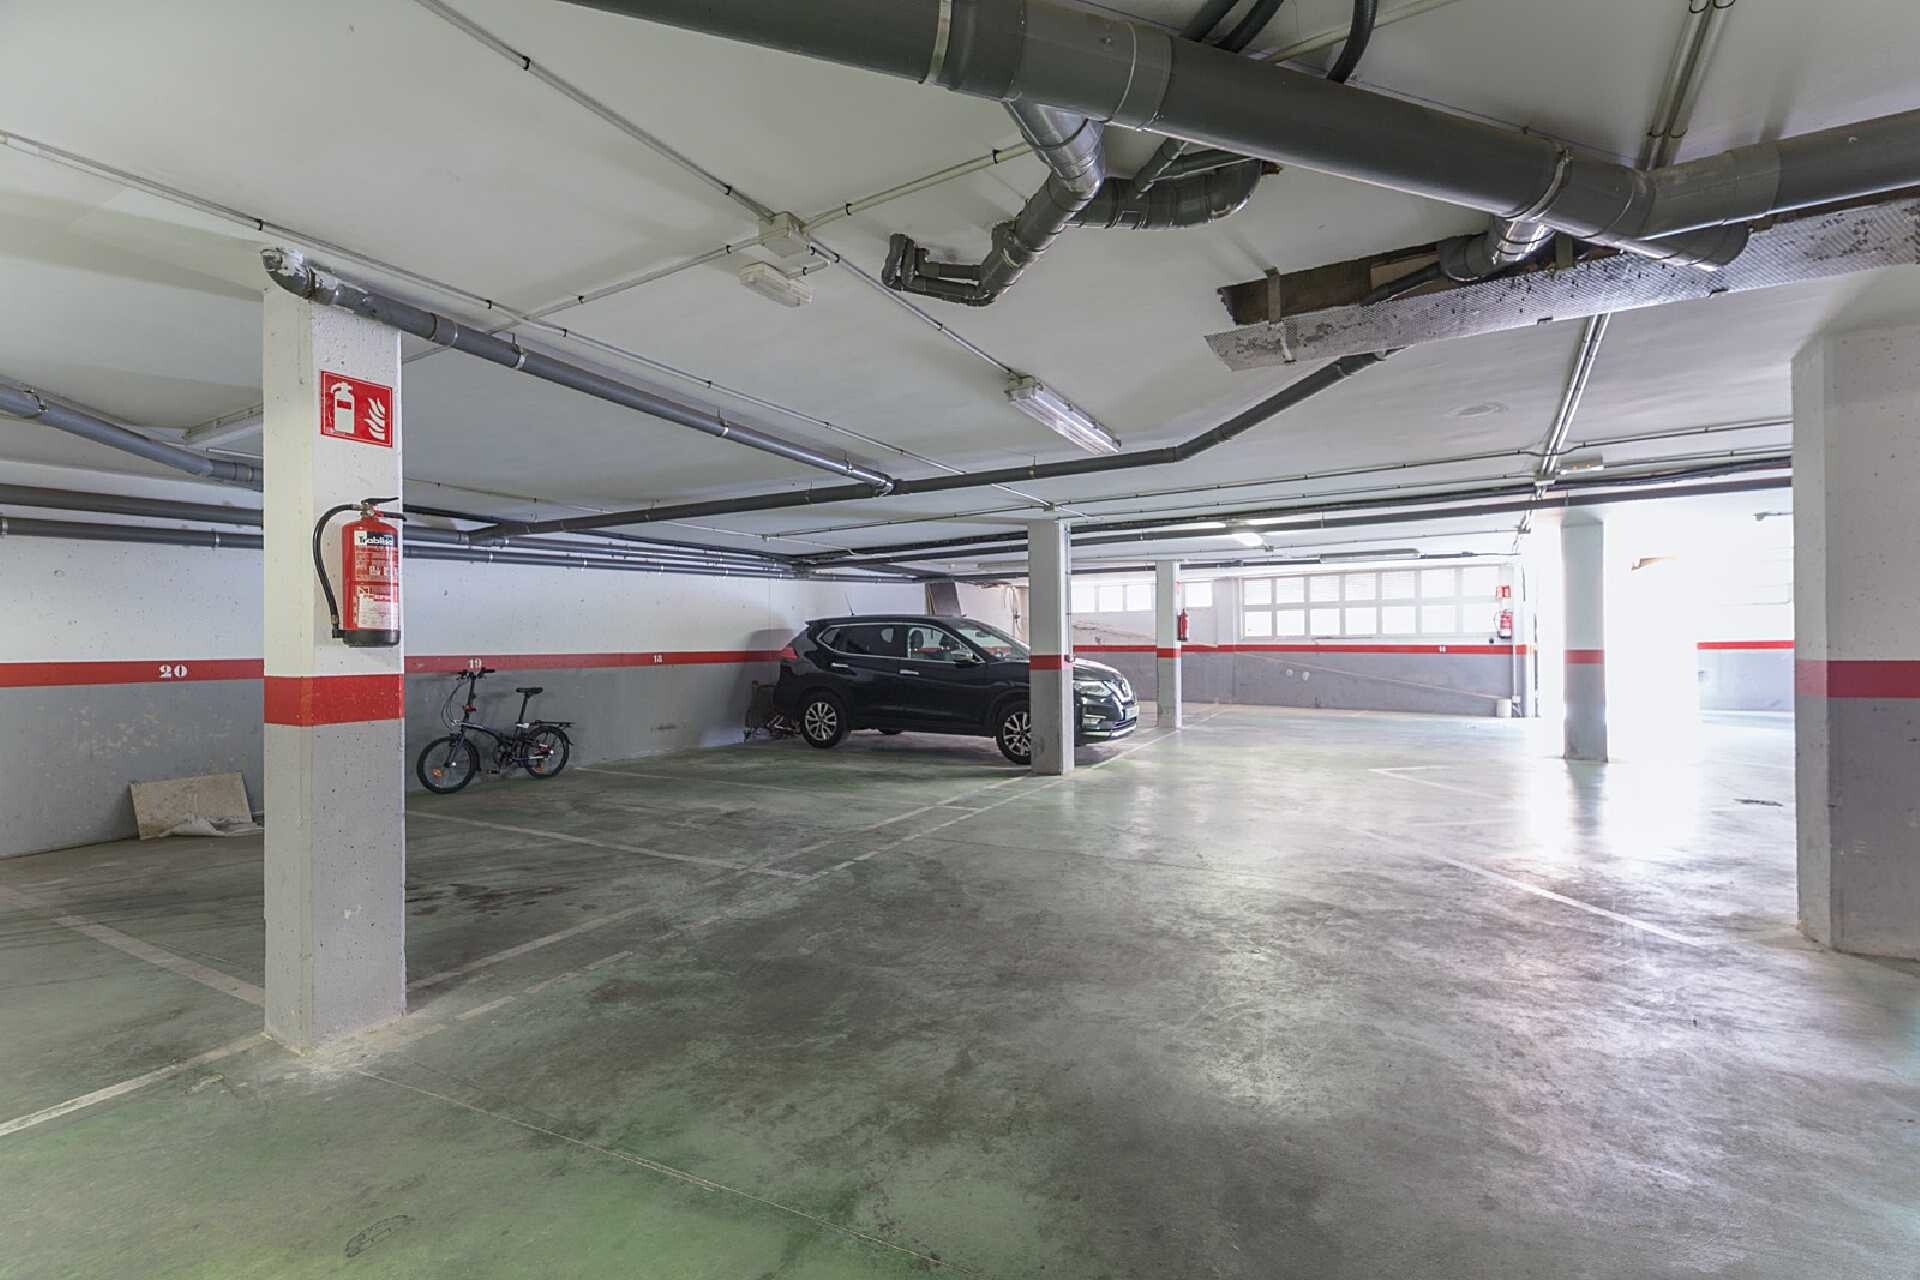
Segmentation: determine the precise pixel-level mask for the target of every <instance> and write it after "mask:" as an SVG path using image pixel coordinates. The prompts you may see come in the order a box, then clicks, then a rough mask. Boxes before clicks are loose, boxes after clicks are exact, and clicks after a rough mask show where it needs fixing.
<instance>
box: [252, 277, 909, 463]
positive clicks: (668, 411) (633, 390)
mask: <svg viewBox="0 0 1920 1280" xmlns="http://www.w3.org/2000/svg"><path fill="white" fill-rule="evenodd" d="M260 257H261V261H262V262H263V263H264V264H265V265H266V269H267V275H268V277H269V278H271V279H272V281H273V282H274V283H275V284H277V285H279V286H280V287H281V288H282V289H285V290H286V291H287V292H288V293H291V294H293V295H294V296H295V297H297V298H306V299H308V300H310V301H313V302H318V303H322V304H324V305H326V306H330V307H339V308H341V309H342V310H344V311H351V312H353V313H354V314H355V315H359V316H365V317H366V318H367V319H369V320H377V321H379V322H380V323H381V324H384V325H386V326H388V327H389V328H392V329H398V330H399V331H400V332H402V333H408V334H412V335H413V336H414V337H416V338H421V339H424V340H426V341H428V342H431V343H433V344H434V345H435V346H441V347H446V348H448V349H449V350H453V351H463V352H465V353H466V354H468V355H470V356H478V357H479V358H480V359H482V360H485V361H488V362H489V363H491V364H497V365H500V366H501V367H502V368H506V369H513V370H515V371H517V372H520V373H525V374H529V375H531V376H533V377H535V378H539V379H541V380H542V381H544V382H551V383H554V384H555V385H557V386H562V387H566V388H568V389H570V390H573V391H578V392H580V393H582V394H583V395H589V396H593V397H594V398H595V399H598V400H605V401H607V402H608V403H609V404H617V405H620V406H622V407H623V408H627V409H634V410H637V411H639V412H641V413H644V414H648V415H650V416H652V417H655V418H660V419H662V420H663V421H666V422H672V423H677V424H678V425H680V426H683V427H690V428H692V429H693V430H695V431H698V432H700V433H701V434H703V435H709V436H712V437H714V438H715V439H717V440H727V441H730V442H732V443H734V444H739V445H744V446H746V447H747V448H749V449H758V450H759V451H760V452H762V453H770V454H773V455H774V456H775V457H780V458H785V459H787V460H788V461H789V462H798V463H800V464H801V465H802V466H808V467H813V468H815V469H816V470H820V471H830V472H832V473H834V474H835V475H841V476H846V477H847V478H849V479H852V480H857V481H859V482H860V483H861V484H862V485H863V486H865V488H866V489H867V491H868V492H869V493H870V494H883V493H886V492H887V491H888V490H890V489H891V488H892V487H893V478H892V477H891V476H889V475H887V474H886V473H885V472H881V471H875V470H874V469H873V468H871V467H863V466H860V465H858V464H857V463H853V462H848V461H846V460H845V459H842V458H835V457H833V456H831V455H830V454H825V453H822V452H820V451H819V450H817V449H814V448H812V447H810V446H808V445H804V444H801V443H799V442H798V441H794V440H788V439H785V438H784V437H781V436H776V435H774V434H772V433H771V432H767V431H762V430H761V429H759V428H758V427H750V426H748V425H746V424H745V423H741V422H735V421H733V420H731V419H729V418H727V417H725V416H724V415H723V414H721V413H720V412H719V411H717V410H715V409H710V408H707V407H706V406H704V405H696V404H691V403H689V402H687V401H685V400H680V399H676V398H675V397H673V396H671V395H668V394H667V393H666V392H664V391H661V390H658V389H655V388H652V387H647V386H643V385H641V384H639V383H635V382H624V381H622V380H620V379H618V378H612V377H609V376H608V375H606V374H604V373H599V372H596V371H595V370H592V369H588V368H585V367H583V366H581V365H577V364H570V363H568V362H567V361H565V360H560V359H556V358H555V357H553V356H549V355H544V354H542V353H540V352H538V351H529V350H527V349H526V348H525V347H522V346H520V345H519V344H518V343H517V342H513V341H509V340H508V339H505V338H496V337H494V336H493V335H491V334H489V333H486V332H484V331H482V330H479V329H475V328H471V327H468V326H466V325H462V324H459V323H458V322H456V321H454V320H452V319H450V318H448V317H447V316H443V315H440V314H439V313H437V312H433V311H428V310H426V309H424V308H422V307H416V306H414V305H413V304H412V303H409V302H403V301H401V300H400V299H398V298H394V297H389V296H388V295H386V294H382V293H378V292H376V291H374V290H372V289H368V288H365V287H363V286H361V285H357V284H352V283H350V282H348V281H346V280H342V279H340V278H339V277H338V276H335V275H333V274H332V273H331V272H328V271H324V270H322V269H321V268H319V267H315V266H311V265H309V264H308V263H307V261H306V258H305V257H304V256H303V255H302V254H301V253H300V252H299V251H298V250H294V249H281V248H272V249H264V250H262V251H261V255H260Z"/></svg>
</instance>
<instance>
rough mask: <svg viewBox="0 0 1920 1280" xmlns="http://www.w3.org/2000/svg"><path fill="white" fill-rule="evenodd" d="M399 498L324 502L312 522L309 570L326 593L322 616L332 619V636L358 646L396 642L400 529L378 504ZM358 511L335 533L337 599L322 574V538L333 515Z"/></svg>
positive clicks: (398, 602) (323, 566) (398, 629)
mask: <svg viewBox="0 0 1920 1280" xmlns="http://www.w3.org/2000/svg"><path fill="white" fill-rule="evenodd" d="M398 501H399V499H398V498H362V499H361V500H360V501H358V502H343V503H341V504H340V505H338V506H334V507H328V508H327V510H326V512H325V513H324V514H322V515H321V517H320V519H319V520H317V521H315V522H314V526H313V571H314V574H315V575H316V576H317V577H318V578H319V579H320V593H321V594H322V595H323V596H325V597H326V601H327V616H328V618H329V619H331V621H332V623H333V636H334V639H336V640H341V641H344V642H345V643H347V644H350V645H354V646H358V647H378V646H391V645H397V644H399V643H400V530H399V529H398V528H397V527H395V526H394V525H391V524H388V523H387V522H386V519H385V517H384V515H383V514H382V512H381V511H380V507H382V506H383V505H386V504H389V503H394V502H398ZM355 510H357V511H359V513H360V518H359V519H357V520H354V521H353V522H351V523H349V524H347V525H346V526H344V527H343V528H342V530H341V538H340V578H341V582H340V588H341V594H342V595H343V596H345V617H344V618H343V617H342V603H341V600H340V598H339V597H336V596H335V595H334V591H333V582H332V581H331V580H330V579H329V578H328V577H327V563H326V557H325V555H324V554H323V553H322V550H321V539H322V538H324V537H325V536H326V531H327V526H328V525H329V524H330V523H332V521H333V518H334V517H335V516H337V515H340V514H342V513H343V512H347V511H355Z"/></svg>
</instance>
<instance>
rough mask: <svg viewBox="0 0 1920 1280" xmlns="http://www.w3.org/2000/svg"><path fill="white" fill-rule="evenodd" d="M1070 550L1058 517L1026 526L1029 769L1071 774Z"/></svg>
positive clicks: (1071, 633)
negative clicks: (1031, 765)
mask: <svg viewBox="0 0 1920 1280" xmlns="http://www.w3.org/2000/svg"><path fill="white" fill-rule="evenodd" d="M1072 558H1073V557H1072V550H1071V546H1070V543H1069V541H1068V536H1067V522H1066V521H1064V520H1036V521H1034V522H1032V523H1031V524H1029V525H1028V526H1027V630H1028V635H1029V636H1030V637H1031V640H1030V642H1029V647H1030V648H1031V649H1032V651H1033V657H1032V660H1031V661H1030V662H1029V663H1028V664H1027V687H1028V691H1029V694H1030V702H1031V711H1032V715H1033V771H1034V772H1035V773H1044V774H1053V775H1060V774H1066V773H1071V772H1073V735H1074V730H1075V729H1076V728H1077V727H1078V725H1077V723H1076V717H1075V715H1074V708H1073V618H1072V615H1071V613H1070V612H1069V608H1068V606H1069V599H1070V595H1071V577H1070V575H1071V572H1072Z"/></svg>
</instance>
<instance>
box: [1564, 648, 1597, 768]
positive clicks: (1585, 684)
mask: <svg viewBox="0 0 1920 1280" xmlns="http://www.w3.org/2000/svg"><path fill="white" fill-rule="evenodd" d="M1566 681H1567V684H1566V701H1567V731H1566V753H1565V754H1566V758H1567V759H1569V760H1585V761H1587V762H1589V763H1592V764H1605V763H1606V762H1607V666H1606V658H1605V655H1604V654H1603V653H1602V652H1601V651H1600V650H1598V649H1569V650H1568V651H1567V675H1566Z"/></svg>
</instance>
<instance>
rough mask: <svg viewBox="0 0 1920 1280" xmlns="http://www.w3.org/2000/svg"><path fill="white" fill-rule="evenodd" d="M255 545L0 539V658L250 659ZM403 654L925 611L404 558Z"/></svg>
mask: <svg viewBox="0 0 1920 1280" xmlns="http://www.w3.org/2000/svg"><path fill="white" fill-rule="evenodd" d="M260 573H261V566H260V553H259V552H257V551H234V550H218V551H216V550H210V549H200V548H191V547H156V546H145V545H135V544H123V543H108V542H68V541H65V540H61V539H52V538H7V539H0V599H4V602H5V607H4V608H0V663H8V662H100V661H134V660H148V659H151V660H152V661H154V662H155V663H159V662H162V661H167V662H173V661H190V660H192V659H195V658H241V659H252V658H258V657H260V656H261V650H260V643H261V609H262V605H261V581H260ZM405 574H406V577H405V580H404V588H403V589H404V600H405V607H406V620H405V641H406V650H407V652H408V653H409V654H422V655H425V654H460V653H466V652H469V651H474V652H484V653H557V654H564V653H606V652H637V651H643V650H653V649H659V650H684V649H768V648H772V649H778V648H779V647H780V646H781V645H783V644H785V643H786V642H787V641H788V640H789V639H791V638H792V637H793V634H794V633H795V632H796V631H798V630H799V629H800V626H801V624H802V623H804V622H805V621H806V620H807V619H809V618H815V617H821V616H825V615H831V614H842V613H871V612H877V611H883V610H884V611H907V612H914V613H918V612H920V611H921V610H922V608H923V607H924V595H923V592H922V589H921V587H920V586H919V585H918V584H915V583H902V584H898V585H895V584H890V583H888V584H881V583H875V584H871V585H869V584H866V583H838V582H791V581H778V580H767V579H759V578H705V577H687V576H679V575H670V574H646V573H616V572H609V571H606V570H598V569H564V568H550V567H534V566H528V565H511V566H509V565H482V564H462V563H458V562H449V561H440V560H408V561H407V562H406V564H405Z"/></svg>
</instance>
